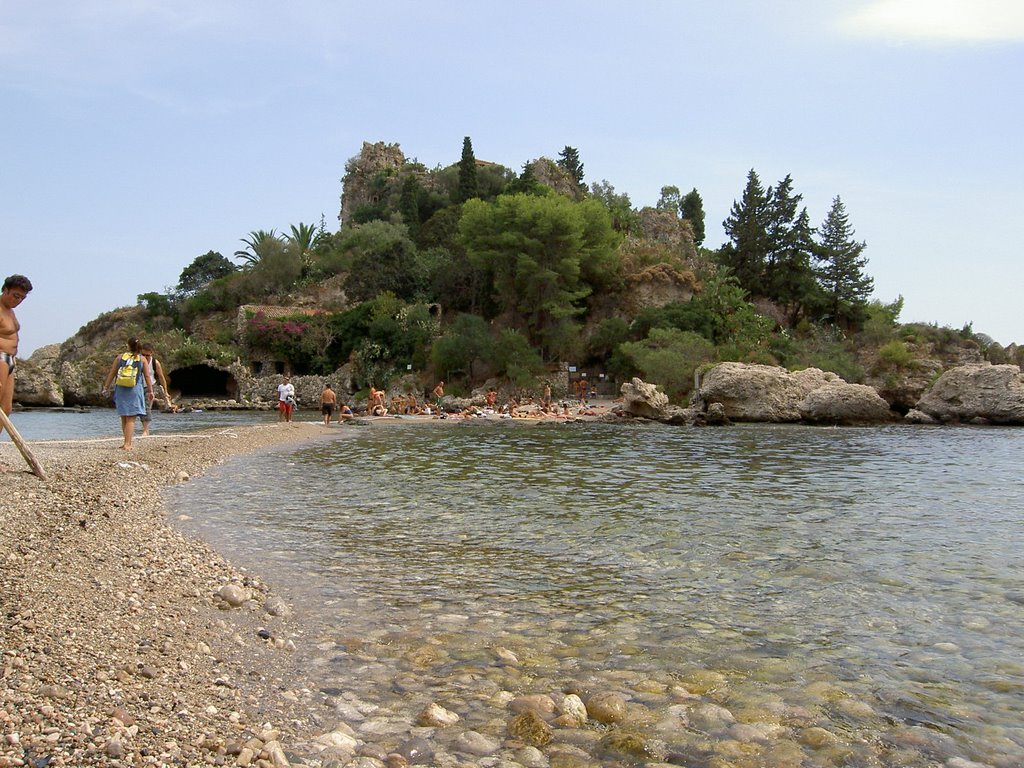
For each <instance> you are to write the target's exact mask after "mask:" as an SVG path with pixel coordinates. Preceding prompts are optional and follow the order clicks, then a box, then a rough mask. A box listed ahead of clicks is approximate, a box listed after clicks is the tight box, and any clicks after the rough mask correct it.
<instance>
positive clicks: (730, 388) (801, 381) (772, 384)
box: [696, 363, 842, 422]
mask: <svg viewBox="0 0 1024 768" xmlns="http://www.w3.org/2000/svg"><path fill="white" fill-rule="evenodd" d="M836 381H842V379H840V378H839V377H838V376H836V374H834V373H830V372H826V371H822V370H819V369H817V368H807V369H805V370H802V371H797V372H796V373H790V372H789V371H787V370H786V369H785V368H780V367H778V366H771V365H749V364H747V363H721V364H720V365H716V366H715V367H714V368H712V369H710V370H709V371H707V372H706V373H705V374H704V375H703V376H702V377H701V380H700V383H699V385H698V388H697V393H696V401H697V402H698V403H701V404H702V405H703V407H705V408H707V407H708V406H710V405H711V404H712V403H721V405H722V408H723V409H724V412H725V417H726V418H728V419H729V420H731V421H768V422H793V421H800V420H801V419H802V418H803V415H802V414H801V413H800V403H801V401H803V399H804V398H805V397H807V395H809V394H810V393H811V392H813V391H814V390H816V389H818V388H819V387H822V386H824V385H826V384H829V383H832V382H836Z"/></svg>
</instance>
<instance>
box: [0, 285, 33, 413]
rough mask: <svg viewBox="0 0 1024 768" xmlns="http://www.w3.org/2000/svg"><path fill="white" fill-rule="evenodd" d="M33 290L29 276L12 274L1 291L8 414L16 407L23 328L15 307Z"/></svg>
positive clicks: (1, 395) (1, 385)
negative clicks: (20, 334) (15, 394)
mask: <svg viewBox="0 0 1024 768" xmlns="http://www.w3.org/2000/svg"><path fill="white" fill-rule="evenodd" d="M31 290H32V283H31V281H30V280H29V279H28V278H27V277H25V276H24V275H11V276H10V277H8V278H7V279H6V280H4V287H3V292H2V293H0V408H3V409H4V413H6V414H7V415H10V413H11V409H12V408H13V407H14V369H15V368H17V360H18V332H19V331H20V330H21V324H20V323H19V322H18V318H17V317H15V315H14V309H15V307H17V306H18V305H19V304H21V302H23V301H24V300H25V297H26V296H28V294H29V291H31ZM0 431H3V427H0Z"/></svg>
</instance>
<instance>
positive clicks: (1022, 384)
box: [908, 365, 1024, 424]
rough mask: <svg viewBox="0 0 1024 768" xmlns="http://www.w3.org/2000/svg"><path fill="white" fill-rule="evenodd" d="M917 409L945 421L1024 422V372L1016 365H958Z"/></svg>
mask: <svg viewBox="0 0 1024 768" xmlns="http://www.w3.org/2000/svg"><path fill="white" fill-rule="evenodd" d="M916 410H917V411H919V412H921V413H923V414H925V415H926V416H928V417H930V418H931V419H934V420H935V421H939V422H943V423H950V422H953V423H956V422H975V423H989V424H1024V374H1022V373H1021V369H1020V368H1019V367H1018V366H1016V365H964V366H959V367H957V368H953V369H951V370H948V371H946V372H945V373H944V374H942V376H940V377H939V379H938V381H936V382H935V384H934V385H932V388H931V389H929V390H928V391H927V392H926V393H925V395H924V397H922V398H921V399H920V400H919V401H918V403H917V409H916ZM911 413H913V412H911ZM908 416H909V414H908ZM911 418H912V420H916V421H923V420H924V419H921V418H920V417H916V416H915V417H911Z"/></svg>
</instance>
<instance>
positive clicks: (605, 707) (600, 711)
mask: <svg viewBox="0 0 1024 768" xmlns="http://www.w3.org/2000/svg"><path fill="white" fill-rule="evenodd" d="M586 709H587V712H588V713H589V714H590V717H591V718H593V719H594V720H596V721H597V722H599V723H605V724H610V723H618V722H621V721H622V720H624V719H625V717H626V700H625V699H624V698H623V697H622V696H620V695H619V694H617V693H611V692H606V693H597V694H594V695H593V696H591V697H590V698H589V699H587V702H586Z"/></svg>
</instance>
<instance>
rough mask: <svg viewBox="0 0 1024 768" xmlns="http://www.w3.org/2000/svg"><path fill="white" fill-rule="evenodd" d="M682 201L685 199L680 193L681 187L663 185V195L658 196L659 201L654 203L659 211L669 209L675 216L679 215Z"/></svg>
mask: <svg viewBox="0 0 1024 768" xmlns="http://www.w3.org/2000/svg"><path fill="white" fill-rule="evenodd" d="M682 202H683V200H682V196H681V195H680V193H679V187H676V186H668V187H662V188H661V196H660V197H659V198H658V202H656V203H655V204H654V207H655V208H657V209H658V210H659V211H669V212H670V213H671V214H672V215H673V216H679V210H680V206H681V205H682Z"/></svg>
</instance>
